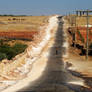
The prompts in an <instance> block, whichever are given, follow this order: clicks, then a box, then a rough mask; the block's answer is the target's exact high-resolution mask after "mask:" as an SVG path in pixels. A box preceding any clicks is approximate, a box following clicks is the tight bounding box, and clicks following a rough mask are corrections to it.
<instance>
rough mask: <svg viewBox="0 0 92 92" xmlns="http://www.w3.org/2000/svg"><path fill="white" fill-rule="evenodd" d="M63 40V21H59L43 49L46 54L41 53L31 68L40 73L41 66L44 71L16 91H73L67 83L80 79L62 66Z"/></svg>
mask: <svg viewBox="0 0 92 92" xmlns="http://www.w3.org/2000/svg"><path fill="white" fill-rule="evenodd" d="M61 21H62V20H61ZM52 34H53V33H52ZM64 42H65V39H64V32H63V23H62V22H59V23H58V28H57V29H56V32H55V35H53V36H52V38H51V39H50V40H49V42H48V44H47V46H46V48H45V49H44V53H45V54H46V53H47V56H46V55H45V54H44V53H43V55H42V56H41V58H40V60H38V61H37V62H38V64H35V65H34V68H33V71H34V72H35V69H37V71H38V72H39V73H40V72H41V68H42V67H45V69H44V71H43V72H42V74H41V76H40V77H39V78H38V79H36V80H35V81H34V82H33V83H32V82H30V84H29V85H28V86H27V87H24V88H23V89H21V90H18V91H17V92H75V91H73V90H72V89H70V88H69V87H68V85H70V84H69V83H70V82H71V83H72V82H78V81H80V82H81V81H82V80H81V79H79V78H76V77H74V76H72V75H71V74H70V73H68V72H67V71H66V70H65V68H64V63H63V60H62V59H63V58H62V57H63V55H64V54H65V49H66V48H65V47H63V44H64ZM44 55H45V56H44ZM31 74H32V73H31ZM33 74H34V73H33ZM30 77H31V76H30ZM34 77H35V76H34Z"/></svg>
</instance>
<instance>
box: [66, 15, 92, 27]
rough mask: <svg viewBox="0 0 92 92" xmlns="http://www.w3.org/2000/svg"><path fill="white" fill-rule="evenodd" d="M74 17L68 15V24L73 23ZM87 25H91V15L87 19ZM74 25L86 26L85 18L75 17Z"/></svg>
mask: <svg viewBox="0 0 92 92" xmlns="http://www.w3.org/2000/svg"><path fill="white" fill-rule="evenodd" d="M74 16H75V15H70V16H68V20H69V22H70V23H75V17H74ZM89 24H90V25H92V15H90V17H89ZM76 25H77V26H85V25H87V18H86V17H84V16H83V17H80V16H77V17H76Z"/></svg>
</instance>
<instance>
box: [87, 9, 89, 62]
mask: <svg viewBox="0 0 92 92" xmlns="http://www.w3.org/2000/svg"><path fill="white" fill-rule="evenodd" d="M86 36H87V38H86V60H88V52H89V50H88V49H89V43H88V42H89V41H88V40H89V11H88V10H87V30H86Z"/></svg>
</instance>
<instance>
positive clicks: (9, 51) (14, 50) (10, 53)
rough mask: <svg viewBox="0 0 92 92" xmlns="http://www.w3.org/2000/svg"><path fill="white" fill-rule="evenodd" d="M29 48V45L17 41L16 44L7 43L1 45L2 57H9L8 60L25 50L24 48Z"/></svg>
mask: <svg viewBox="0 0 92 92" xmlns="http://www.w3.org/2000/svg"><path fill="white" fill-rule="evenodd" d="M26 48H27V45H25V44H21V43H16V44H15V45H14V46H12V47H11V46H9V45H7V44H4V45H1V46H0V53H1V58H0V60H2V59H5V58H7V59H8V60H10V59H12V58H13V57H15V56H16V55H18V54H20V53H22V52H24V50H25V49H26Z"/></svg>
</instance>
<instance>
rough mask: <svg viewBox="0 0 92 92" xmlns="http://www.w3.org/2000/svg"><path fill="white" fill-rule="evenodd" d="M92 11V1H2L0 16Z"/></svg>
mask: <svg viewBox="0 0 92 92" xmlns="http://www.w3.org/2000/svg"><path fill="white" fill-rule="evenodd" d="M77 9H92V0H0V14H27V15H48V14H67V13H69V12H71V13H72V12H73V11H74V10H77Z"/></svg>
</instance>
